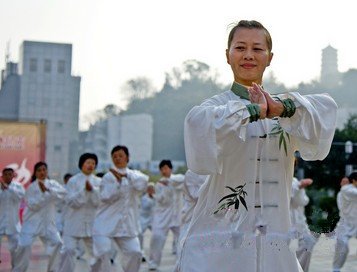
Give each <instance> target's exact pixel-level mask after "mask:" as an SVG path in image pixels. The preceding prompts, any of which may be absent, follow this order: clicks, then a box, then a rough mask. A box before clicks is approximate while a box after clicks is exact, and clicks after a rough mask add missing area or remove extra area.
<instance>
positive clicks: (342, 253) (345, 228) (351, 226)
mask: <svg viewBox="0 0 357 272" xmlns="http://www.w3.org/2000/svg"><path fill="white" fill-rule="evenodd" d="M348 179H349V184H347V185H343V184H345V179H342V181H341V186H342V187H341V190H340V193H339V195H338V198H337V199H338V201H337V203H338V206H339V209H340V220H339V222H338V223H337V226H336V229H335V232H336V245H335V256H334V259H333V272H340V271H341V269H342V267H343V265H344V264H345V262H346V258H347V256H348V252H349V248H348V241H349V239H351V238H352V237H355V238H357V172H353V173H352V174H351V175H349V176H348Z"/></svg>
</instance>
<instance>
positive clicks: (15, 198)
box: [0, 181, 25, 235]
mask: <svg viewBox="0 0 357 272" xmlns="http://www.w3.org/2000/svg"><path fill="white" fill-rule="evenodd" d="M24 196H25V189H24V187H23V186H22V185H21V183H19V182H17V181H12V182H11V183H10V185H9V187H8V189H6V190H2V189H1V188H0V235H4V234H5V235H8V234H15V233H18V232H19V231H20V222H19V205H20V202H21V200H22V199H23V197H24Z"/></svg>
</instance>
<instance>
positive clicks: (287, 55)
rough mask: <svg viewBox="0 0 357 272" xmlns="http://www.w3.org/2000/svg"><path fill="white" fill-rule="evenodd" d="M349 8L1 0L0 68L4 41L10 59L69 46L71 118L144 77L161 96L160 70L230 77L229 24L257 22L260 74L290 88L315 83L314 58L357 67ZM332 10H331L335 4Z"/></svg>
mask: <svg viewBox="0 0 357 272" xmlns="http://www.w3.org/2000/svg"><path fill="white" fill-rule="evenodd" d="M354 2H355V1H353V0H340V1H330V0H299V1H286V0H270V1H267V0H255V1H248V0H246V1H238V0H219V1H217V0H215V1H212V0H151V1H148V0H126V1H123V0H101V1H94V0H0V26H1V27H0V68H1V69H3V68H4V64H5V53H6V47H7V43H8V42H9V45H10V60H12V61H15V62H17V61H18V60H19V48H20V45H21V43H22V42H23V41H24V40H33V41H46V42H60V43H71V44H72V45H73V52H72V58H73V59H72V75H75V76H81V78H82V80H81V102H80V118H81V120H82V121H83V120H84V118H83V117H84V116H86V115H88V114H90V113H92V112H94V111H96V110H99V109H102V108H104V107H105V106H106V105H107V104H112V103H113V104H117V105H119V106H121V107H124V106H125V104H126V103H125V101H124V99H125V98H124V96H123V95H121V93H120V90H121V89H122V87H123V86H124V84H125V82H126V81H128V80H129V79H133V78H136V77H141V76H144V77H147V78H149V79H151V80H152V82H153V84H154V86H155V87H156V88H157V89H158V90H160V89H161V87H162V84H163V81H164V78H165V72H170V71H171V70H172V68H173V67H180V66H181V64H182V63H183V62H184V61H185V60H189V59H196V60H198V61H201V62H204V63H206V64H208V65H209V66H210V67H211V68H212V69H213V70H215V71H217V72H218V74H219V81H220V82H222V83H227V84H228V83H230V82H231V81H232V79H233V77H232V72H231V70H230V67H229V66H228V65H227V63H226V59H225V49H226V40H227V36H228V33H229V26H230V24H232V23H234V22H238V21H239V20H242V19H249V20H257V21H260V22H261V23H263V25H264V26H265V27H266V28H267V29H268V30H269V32H270V33H271V35H272V38H273V52H274V58H273V61H272V63H271V66H270V67H269V68H268V69H267V70H266V71H267V72H273V73H274V75H275V77H276V78H277V80H278V81H279V82H282V83H284V84H285V85H286V86H288V87H296V86H297V84H298V83H300V82H309V81H311V80H314V79H318V78H319V73H320V65H321V50H322V49H323V48H325V47H326V46H328V45H331V46H333V47H334V48H336V49H337V50H338V64H339V70H340V71H341V72H345V71H347V70H348V69H350V68H357V35H356V26H357V16H356V11H355V8H354V5H353V3H354ZM336 3H338V5H337V4H336Z"/></svg>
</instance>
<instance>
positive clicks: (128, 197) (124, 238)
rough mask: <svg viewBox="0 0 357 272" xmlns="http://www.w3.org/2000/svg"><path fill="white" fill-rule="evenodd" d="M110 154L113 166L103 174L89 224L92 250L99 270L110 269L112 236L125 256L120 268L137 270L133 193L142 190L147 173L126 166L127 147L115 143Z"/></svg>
mask: <svg viewBox="0 0 357 272" xmlns="http://www.w3.org/2000/svg"><path fill="white" fill-rule="evenodd" d="M111 156H112V161H113V164H114V166H113V168H111V169H110V171H109V172H108V173H107V174H105V175H104V177H103V180H102V184H101V188H100V199H101V201H102V202H101V205H100V206H99V208H98V211H97V213H96V216H95V220H94V224H93V242H94V245H93V246H94V254H95V256H96V257H97V258H98V259H99V264H100V265H99V271H110V262H109V258H110V256H111V250H112V241H113V240H114V241H115V242H116V244H117V245H118V247H119V248H120V249H121V250H122V252H123V255H124V257H125V259H124V262H123V263H124V264H123V265H122V268H123V270H124V272H137V271H139V269H140V265H141V257H142V255H141V249H140V242H139V239H138V234H139V230H138V224H137V222H138V221H139V214H138V207H139V203H138V201H137V199H138V198H137V194H138V193H142V192H145V190H146V187H147V184H148V180H149V177H148V176H147V175H145V174H143V173H141V172H140V171H137V170H131V169H129V168H128V167H127V165H128V162H129V150H128V148H127V147H126V146H121V145H118V146H115V147H114V148H113V149H112V151H111Z"/></svg>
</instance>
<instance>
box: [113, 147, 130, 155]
mask: <svg viewBox="0 0 357 272" xmlns="http://www.w3.org/2000/svg"><path fill="white" fill-rule="evenodd" d="M119 150H123V151H124V153H125V155H126V156H127V157H128V158H129V149H128V148H127V147H126V146H125V145H116V146H114V147H113V149H112V152H110V155H112V156H113V154H114V152H117V151H119Z"/></svg>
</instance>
